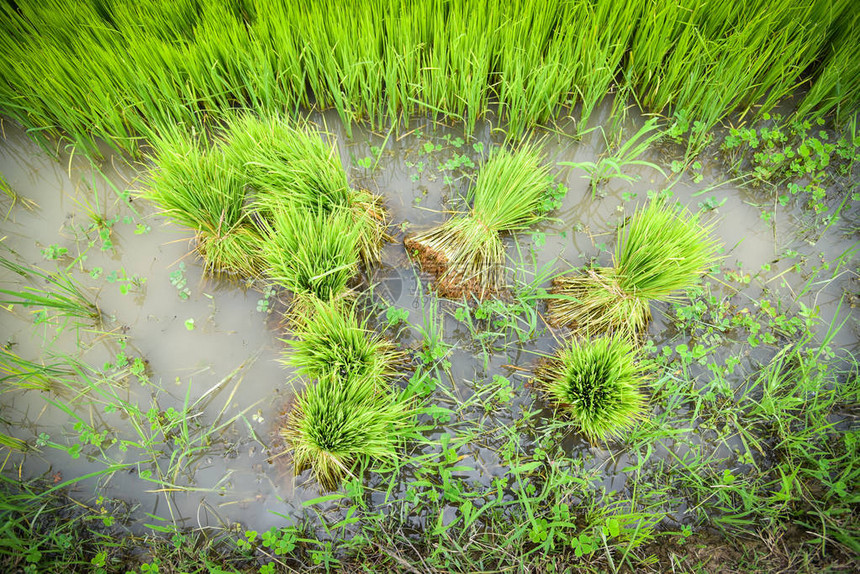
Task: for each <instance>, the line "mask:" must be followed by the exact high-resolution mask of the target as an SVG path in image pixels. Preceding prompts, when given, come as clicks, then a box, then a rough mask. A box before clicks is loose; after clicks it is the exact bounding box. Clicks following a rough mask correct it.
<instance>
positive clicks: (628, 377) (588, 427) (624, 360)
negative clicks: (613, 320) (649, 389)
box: [535, 333, 647, 441]
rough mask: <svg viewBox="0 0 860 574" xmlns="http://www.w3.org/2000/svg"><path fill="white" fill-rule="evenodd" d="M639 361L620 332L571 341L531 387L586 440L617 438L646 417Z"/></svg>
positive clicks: (627, 340) (641, 371)
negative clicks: (566, 418) (576, 428)
mask: <svg viewBox="0 0 860 574" xmlns="http://www.w3.org/2000/svg"><path fill="white" fill-rule="evenodd" d="M637 359H638V355H637V350H636V347H635V346H634V344H633V343H632V342H631V341H630V340H629V339H627V338H626V337H625V336H623V335H621V334H619V333H615V334H612V335H608V336H604V337H597V338H595V339H592V340H588V339H587V338H586V339H579V340H578V339H571V340H570V341H569V342H568V343H566V344H565V346H564V347H562V348H561V349H559V350H558V351H557V352H556V354H555V355H554V356H552V357H551V358H549V360H548V361H546V363H544V364H543V365H542V366H541V367H539V368H538V370H537V372H536V373H535V383H536V386H537V387H538V388H540V389H542V390H543V391H544V392H545V393H546V395H547V397H548V399H549V400H550V401H551V402H552V403H553V404H554V405H556V407H557V408H558V410H559V411H562V412H564V413H565V414H566V415H567V416H569V417H570V418H571V420H572V421H573V422H574V423H575V424H576V425H577V426H578V427H579V429H580V430H581V432H582V433H583V434H584V435H585V436H586V437H588V439H589V440H591V441H596V440H605V439H610V438H619V437H621V436H622V434H623V432H624V430H625V429H627V428H629V427H631V426H633V425H634V424H635V423H636V421H638V420H639V419H641V418H642V417H643V416H644V413H645V404H646V401H645V398H644V397H643V395H642V392H641V390H640V389H641V386H642V384H643V382H644V380H645V377H646V374H647V369H646V368H645V367H643V366H642V365H641V364H640V363H639V362H638V360H637Z"/></svg>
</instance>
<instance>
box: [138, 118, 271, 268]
mask: <svg viewBox="0 0 860 574" xmlns="http://www.w3.org/2000/svg"><path fill="white" fill-rule="evenodd" d="M153 147H154V154H153V161H154V163H155V169H154V170H153V171H152V173H151V175H150V177H149V182H148V186H146V187H145V188H144V190H143V191H142V192H141V195H142V196H143V197H144V198H146V199H148V200H150V201H152V202H154V203H155V204H157V205H158V206H160V207H161V209H162V210H163V211H164V213H165V214H166V215H168V216H170V217H171V218H172V219H174V220H175V221H177V222H178V223H180V224H182V225H185V226H186V227H189V228H191V229H193V230H194V233H195V242H196V249H197V252H198V253H199V254H200V256H201V257H202V258H203V260H204V262H205V265H206V268H207V269H208V270H209V271H218V272H221V271H224V272H236V273H240V274H243V275H247V276H252V277H255V276H258V275H259V274H260V273H261V271H262V269H263V260H262V252H261V244H262V238H261V236H260V233H259V230H258V228H257V227H256V225H255V224H254V221H253V220H252V219H251V217H250V216H249V214H248V213H247V212H246V210H245V199H246V198H245V182H244V178H243V174H242V170H241V166H238V165H236V164H235V163H234V162H231V161H230V158H229V157H228V156H227V155H225V154H224V153H223V152H222V150H221V149H220V148H219V147H217V146H214V145H211V144H209V143H207V142H205V141H198V140H196V139H195V138H193V137H191V136H189V135H187V134H186V133H185V132H184V131H183V130H182V129H181V128H176V129H174V130H173V131H171V132H169V133H166V134H165V135H164V136H163V137H160V138H158V139H157V140H155V141H154V142H153Z"/></svg>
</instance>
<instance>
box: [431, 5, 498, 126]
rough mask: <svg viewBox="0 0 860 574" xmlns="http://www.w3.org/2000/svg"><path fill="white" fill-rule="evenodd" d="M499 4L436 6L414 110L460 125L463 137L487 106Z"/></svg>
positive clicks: (493, 62) (494, 57) (496, 45)
mask: <svg viewBox="0 0 860 574" xmlns="http://www.w3.org/2000/svg"><path fill="white" fill-rule="evenodd" d="M501 4H502V2H500V1H499V0H489V1H487V2H479V3H467V2H449V3H445V4H444V7H443V5H440V4H436V5H435V6H433V7H431V8H430V10H432V11H434V12H436V16H435V17H434V18H433V25H432V27H431V30H432V33H431V37H430V50H429V52H428V54H427V59H426V61H425V64H424V66H423V68H422V70H421V72H422V73H421V77H420V84H421V88H420V90H419V99H420V102H419V106H420V107H421V108H423V109H424V110H426V111H428V112H434V113H440V114H443V115H445V116H447V117H449V118H456V119H460V120H462V121H463V122H464V123H465V129H466V133H467V134H472V133H474V131H475V126H476V125H477V122H478V120H479V119H480V118H481V117H482V116H483V115H484V113H485V112H486V111H487V108H488V106H489V103H490V95H491V90H490V85H491V83H492V79H491V74H492V72H493V70H494V69H495V67H496V60H497V57H498V56H497V53H498V28H499V25H500V15H501V13H502V10H501V8H500V5H501Z"/></svg>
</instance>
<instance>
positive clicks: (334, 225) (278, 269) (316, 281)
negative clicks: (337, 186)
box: [262, 204, 359, 317]
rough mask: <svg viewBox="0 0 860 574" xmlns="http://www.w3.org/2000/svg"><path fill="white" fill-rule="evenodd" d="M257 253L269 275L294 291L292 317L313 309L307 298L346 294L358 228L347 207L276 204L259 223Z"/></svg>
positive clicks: (354, 268) (353, 269)
mask: <svg viewBox="0 0 860 574" xmlns="http://www.w3.org/2000/svg"><path fill="white" fill-rule="evenodd" d="M263 225H264V227H265V228H266V235H267V236H268V238H267V239H266V240H265V242H264V243H263V247H262V250H263V256H264V257H265V261H266V263H267V271H268V275H269V277H270V278H271V279H272V280H273V281H275V282H277V283H279V284H280V285H282V286H284V287H286V288H287V289H289V290H290V291H292V293H293V294H294V296H295V299H294V311H295V316H296V317H303V316H306V315H308V314H311V313H312V311H313V300H314V299H316V300H318V301H322V302H326V303H332V302H337V301H341V300H342V299H344V298H345V297H348V296H349V295H350V293H351V291H350V289H349V282H350V280H351V279H352V278H353V277H354V276H355V275H356V273H357V272H358V260H359V256H358V243H359V229H358V228H356V227H355V226H354V225H353V220H352V217H351V215H350V213H349V212H347V211H345V210H335V211H332V212H329V213H327V212H326V211H325V210H323V209H311V210H306V209H304V208H302V207H299V206H298V205H295V204H287V205H284V206H279V207H277V208H276V209H274V210H273V211H272V213H271V221H270V222H264V223H263Z"/></svg>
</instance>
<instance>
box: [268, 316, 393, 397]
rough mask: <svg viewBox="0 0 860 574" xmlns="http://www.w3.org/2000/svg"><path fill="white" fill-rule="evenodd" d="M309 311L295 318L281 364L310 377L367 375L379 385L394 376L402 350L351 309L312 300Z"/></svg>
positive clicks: (366, 376) (363, 376) (365, 376)
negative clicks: (295, 323)
mask: <svg viewBox="0 0 860 574" xmlns="http://www.w3.org/2000/svg"><path fill="white" fill-rule="evenodd" d="M312 309H313V311H312V313H311V314H310V315H309V316H308V317H306V318H304V319H302V320H299V321H297V323H298V327H297V329H296V331H295V333H294V334H295V337H296V338H295V339H293V340H286V341H285V342H286V343H287V344H288V345H289V347H290V351H289V353H288V355H287V357H286V359H285V361H284V362H285V363H286V364H287V365H288V366H290V367H293V368H294V369H295V370H296V372H297V373H298V374H300V375H303V376H305V377H308V378H312V379H324V378H327V377H340V378H342V379H350V378H353V377H359V378H367V379H370V380H372V381H376V383H377V384H378V385H379V387H380V388H383V387H384V385H385V384H386V383H387V382H388V381H389V380H390V379H391V378H392V377H394V376H395V375H396V373H397V369H396V363H398V362H399V361H400V360H402V353H399V352H397V351H395V349H394V348H393V347H392V346H391V345H390V344H389V343H388V342H387V341H386V340H385V339H383V338H382V337H380V336H379V335H377V334H376V333H374V332H373V331H372V330H370V329H368V328H367V321H364V322H359V320H358V319H357V318H356V315H355V310H354V307H353V308H346V309H344V306H343V305H337V304H331V303H323V302H321V301H318V300H314V301H313V304H312Z"/></svg>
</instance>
